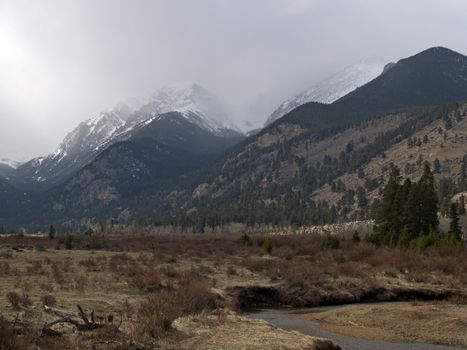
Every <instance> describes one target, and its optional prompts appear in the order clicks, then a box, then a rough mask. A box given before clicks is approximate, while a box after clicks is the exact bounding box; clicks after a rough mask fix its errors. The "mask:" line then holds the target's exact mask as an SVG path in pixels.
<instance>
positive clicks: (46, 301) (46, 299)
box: [41, 294, 57, 306]
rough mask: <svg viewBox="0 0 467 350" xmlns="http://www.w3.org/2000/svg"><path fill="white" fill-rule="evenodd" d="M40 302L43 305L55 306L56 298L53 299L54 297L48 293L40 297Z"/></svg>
mask: <svg viewBox="0 0 467 350" xmlns="http://www.w3.org/2000/svg"><path fill="white" fill-rule="evenodd" d="M41 302H42V304H43V305H47V306H55V305H56V304H57V300H56V299H55V297H54V296H53V295H50V294H47V295H43V296H42V297H41Z"/></svg>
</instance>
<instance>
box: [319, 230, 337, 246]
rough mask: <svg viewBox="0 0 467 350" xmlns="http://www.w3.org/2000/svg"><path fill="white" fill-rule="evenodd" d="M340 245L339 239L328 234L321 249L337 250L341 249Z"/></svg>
mask: <svg viewBox="0 0 467 350" xmlns="http://www.w3.org/2000/svg"><path fill="white" fill-rule="evenodd" d="M339 245H340V241H339V238H337V237H336V236H333V235H331V234H329V233H328V234H326V236H325V238H324V240H323V242H322V244H321V248H322V249H337V248H339Z"/></svg>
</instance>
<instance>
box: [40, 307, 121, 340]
mask: <svg viewBox="0 0 467 350" xmlns="http://www.w3.org/2000/svg"><path fill="white" fill-rule="evenodd" d="M76 307H77V308H78V315H79V316H80V317H81V320H77V319H75V318H73V317H72V315H69V314H66V313H64V312H62V311H59V310H54V309H52V308H50V307H48V306H44V311H45V312H47V313H49V314H51V315H55V316H57V317H58V318H57V319H55V320H53V321H51V322H48V323H46V324H45V325H44V327H42V332H41V336H57V335H61V334H62V333H61V332H59V331H56V330H54V329H52V328H51V327H52V326H54V325H56V324H64V323H69V324H71V325H73V326H74V327H76V329H77V330H78V331H80V332H86V331H92V330H95V329H98V328H106V327H113V328H115V329H117V330H118V328H116V327H115V326H114V325H108V324H102V323H97V322H96V321H95V319H94V310H93V311H91V314H90V320H89V317H88V315H87V314H86V312H84V310H83V308H82V307H81V305H77V306H76Z"/></svg>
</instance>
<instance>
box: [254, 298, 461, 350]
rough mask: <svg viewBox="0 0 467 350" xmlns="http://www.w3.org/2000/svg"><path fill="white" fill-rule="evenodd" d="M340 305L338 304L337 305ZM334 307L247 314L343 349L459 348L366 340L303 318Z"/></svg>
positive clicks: (263, 310)
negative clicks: (325, 340)
mask: <svg viewBox="0 0 467 350" xmlns="http://www.w3.org/2000/svg"><path fill="white" fill-rule="evenodd" d="M337 307H338V306H337ZM331 308H336V306H333V307H318V308H307V309H260V310H255V311H251V312H246V313H245V316H248V317H250V318H253V319H258V320H264V321H266V322H268V323H270V324H272V325H274V326H276V327H279V328H282V329H285V330H288V331H298V332H300V333H303V334H307V335H311V336H314V337H320V338H327V339H329V340H332V341H333V342H334V343H335V344H337V345H339V346H340V347H341V348H342V349H343V350H375V349H378V350H456V349H457V350H459V348H455V347H450V346H443V345H432V344H423V343H397V342H387V341H379V340H366V339H362V338H355V337H351V336H347V335H343V334H339V333H334V332H330V331H327V330H325V329H323V328H321V327H320V325H319V323H318V322H316V321H310V320H306V319H303V318H302V317H301V315H302V314H305V313H313V312H320V311H326V310H329V309H331Z"/></svg>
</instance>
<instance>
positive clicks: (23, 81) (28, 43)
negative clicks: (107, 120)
mask: <svg viewBox="0 0 467 350" xmlns="http://www.w3.org/2000/svg"><path fill="white" fill-rule="evenodd" d="M466 13H467V2H466V1H465V0H438V1H434V0H432V1H430V0H418V1H417V0H412V1H407V0H404V1H403V0H391V1H382V0H374V1H368V0H361V1H359V0H308V1H305V0H295V1H294V0H229V1H227V0H196V1H194V0H166V1H162V0H161V1H157V0H151V1H149V0H148V1H145V0H138V1H131V0H126V1H123V0H99V1H95V0H80V1H72V0H69V1H63V0H55V1H47V0H41V1H30V0H27V1H21V0H12V1H9V0H1V1H0V158H1V157H12V158H16V159H21V160H25V159H28V158H31V157H33V156H38V155H43V154H47V153H49V152H51V151H52V150H53V149H54V148H55V147H56V146H57V144H58V143H59V142H60V141H61V139H62V138H63V137H64V136H65V134H66V133H67V132H69V131H70V130H72V129H73V128H74V127H75V126H76V125H77V124H78V123H79V122H80V121H82V120H84V119H87V118H89V117H92V116H94V115H96V114H98V113H99V112H100V111H102V110H105V109H107V108H111V107H113V106H114V105H115V104H116V103H118V102H121V101H127V100H128V99H129V98H138V99H140V100H142V99H144V98H146V97H147V96H148V95H150V94H151V93H152V92H154V91H155V90H157V89H158V88H160V87H162V86H164V85H166V84H169V83H173V82H177V81H193V82H197V83H199V84H200V85H203V86H205V87H206V88H207V89H209V90H210V91H212V92H214V93H215V94H216V95H218V96H219V97H220V98H221V99H222V100H223V101H224V102H225V103H226V105H227V106H228V108H229V111H230V115H231V118H232V119H233V120H234V121H235V122H236V123H237V124H238V125H239V126H240V127H242V128H243V129H245V130H246V129H248V128H249V127H254V126H258V125H260V124H261V123H262V122H264V120H265V119H266V118H267V117H268V115H269V113H271V112H272V110H274V109H275V107H277V106H278V105H279V104H280V103H281V102H282V101H283V100H284V99H286V98H288V97H290V96H292V95H294V94H295V93H297V92H299V91H300V90H302V89H304V88H307V87H309V86H312V85H313V84H314V83H316V82H318V81H319V80H321V79H323V78H326V77H327V76H329V75H331V74H333V73H334V72H336V71H338V70H340V69H342V68H344V67H345V66H347V65H350V64H352V63H354V62H356V61H358V60H360V59H365V58H367V57H383V58H385V59H386V60H387V61H388V62H389V61H395V60H398V59H399V58H402V57H406V56H410V55H412V54H415V53H417V52H419V51H421V50H424V49H426V48H428V47H431V46H445V47H449V48H451V49H453V50H456V51H459V52H461V53H464V54H465V53H467V40H465V38H466V36H467V21H465V14H466Z"/></svg>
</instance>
